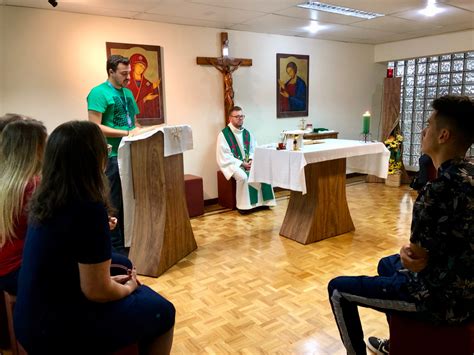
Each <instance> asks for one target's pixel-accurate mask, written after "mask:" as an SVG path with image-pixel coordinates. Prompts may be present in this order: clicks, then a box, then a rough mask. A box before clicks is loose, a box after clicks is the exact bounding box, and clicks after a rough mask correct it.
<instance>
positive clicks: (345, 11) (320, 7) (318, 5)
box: [296, 1, 385, 20]
mask: <svg viewBox="0 0 474 355" xmlns="http://www.w3.org/2000/svg"><path fill="white" fill-rule="evenodd" d="M296 6H298V7H302V8H305V9H310V10H317V11H325V12H331V13H333V14H338V15H345V16H355V17H360V18H365V19H367V20H370V19H372V18H376V17H381V16H385V15H384V14H379V13H376V12H368V11H362V10H356V9H351V8H350V7H342V6H336V5H330V4H325V3H322V2H318V1H308V2H306V3H304V4H300V5H296Z"/></svg>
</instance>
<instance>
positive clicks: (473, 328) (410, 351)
mask: <svg viewBox="0 0 474 355" xmlns="http://www.w3.org/2000/svg"><path fill="white" fill-rule="evenodd" d="M473 353H474V322H470V323H468V324H465V325H458V326H436V325H433V324H430V323H427V322H421V321H418V320H413V319H410V318H407V317H404V316H401V315H398V314H393V315H391V317H390V355H424V354H429V355H451V354H452V355H472V354H473Z"/></svg>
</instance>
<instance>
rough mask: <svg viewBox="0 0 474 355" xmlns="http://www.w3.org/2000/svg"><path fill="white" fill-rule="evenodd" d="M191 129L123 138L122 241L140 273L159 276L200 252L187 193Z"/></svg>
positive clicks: (167, 129)
mask: <svg viewBox="0 0 474 355" xmlns="http://www.w3.org/2000/svg"><path fill="white" fill-rule="evenodd" d="M192 148H193V138H192V130H191V127H190V126H188V125H179V126H164V127H159V128H155V129H153V130H151V131H148V132H145V133H143V134H140V135H138V136H133V137H125V138H123V139H122V142H121V143H120V146H119V150H118V153H119V154H118V164H119V171H120V178H121V180H122V195H123V210H124V225H125V228H124V229H125V230H124V239H125V246H127V247H130V253H129V257H130V259H131V260H132V261H133V262H134V264H135V266H136V267H137V272H138V273H139V274H143V275H148V276H155V277H156V276H159V275H161V274H162V273H163V272H165V271H166V270H167V269H168V268H170V267H171V266H173V265H174V264H175V263H177V262H178V261H179V260H181V259H182V258H183V257H185V256H186V255H187V254H189V253H190V252H192V251H193V250H195V249H196V248H197V245H196V241H195V239H194V234H193V231H192V228H191V222H190V220H189V216H188V211H187V207H186V198H185V193H184V167H183V152H184V151H186V150H190V149H192Z"/></svg>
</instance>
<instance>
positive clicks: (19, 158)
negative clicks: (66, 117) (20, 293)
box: [0, 116, 46, 295]
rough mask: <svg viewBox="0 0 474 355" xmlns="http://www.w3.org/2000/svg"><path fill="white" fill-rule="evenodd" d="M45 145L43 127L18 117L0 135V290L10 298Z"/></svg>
mask: <svg viewBox="0 0 474 355" xmlns="http://www.w3.org/2000/svg"><path fill="white" fill-rule="evenodd" d="M45 142H46V128H45V126H44V125H43V124H42V123H41V122H39V121H35V120H32V119H23V118H21V117H20V116H18V120H16V121H14V120H12V121H10V122H9V123H8V124H7V125H5V127H4V129H3V131H2V133H1V135H0V186H1V187H2V188H1V190H0V290H3V291H7V292H8V293H10V294H13V295H16V293H17V281H18V280H17V279H18V273H19V270H20V265H21V259H22V253H23V245H24V243H25V236H26V228H27V212H26V210H27V205H28V202H29V200H30V197H31V195H32V194H33V192H34V190H35V189H36V187H37V185H38V183H39V173H40V169H41V162H42V160H43V150H44V145H45Z"/></svg>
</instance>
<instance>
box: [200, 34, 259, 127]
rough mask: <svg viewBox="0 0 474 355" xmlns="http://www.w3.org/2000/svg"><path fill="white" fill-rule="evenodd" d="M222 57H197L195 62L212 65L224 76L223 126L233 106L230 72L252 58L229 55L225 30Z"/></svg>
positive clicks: (244, 64)
mask: <svg viewBox="0 0 474 355" xmlns="http://www.w3.org/2000/svg"><path fill="white" fill-rule="evenodd" d="M221 46H222V57H218V58H213V57H197V58H196V63H197V64H200V65H212V66H213V67H214V68H216V69H217V70H219V71H220V72H221V73H222V74H223V76H224V126H226V125H227V114H228V112H229V110H230V109H231V108H232V107H233V106H234V88H233V87H232V73H233V72H234V71H236V70H237V69H238V68H239V67H240V66H242V67H250V66H251V65H252V59H244V58H232V57H229V39H228V37H227V32H221Z"/></svg>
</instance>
